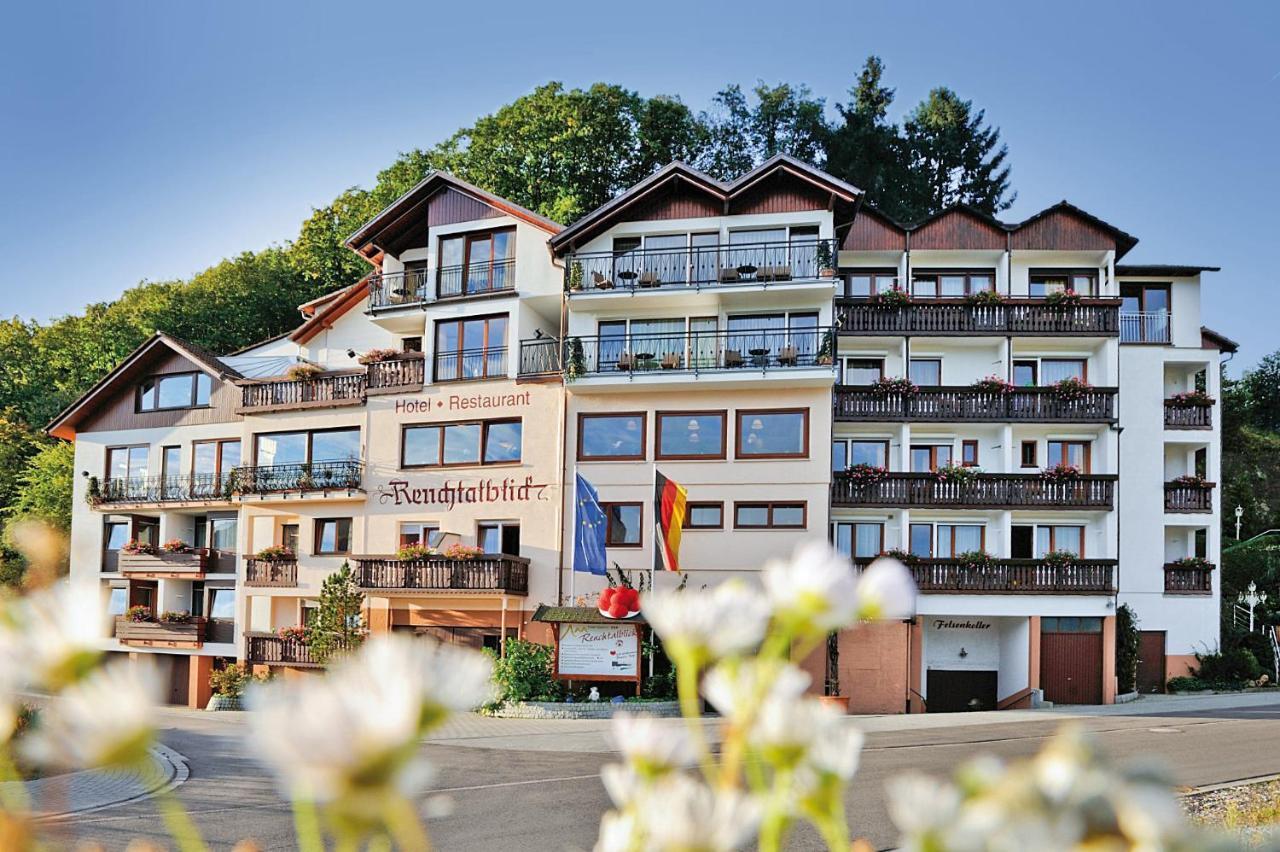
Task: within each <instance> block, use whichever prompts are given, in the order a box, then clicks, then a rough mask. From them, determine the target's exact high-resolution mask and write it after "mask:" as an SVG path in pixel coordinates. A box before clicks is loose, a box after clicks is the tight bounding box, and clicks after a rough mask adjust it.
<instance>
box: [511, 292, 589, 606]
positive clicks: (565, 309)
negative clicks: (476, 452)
mask: <svg viewBox="0 0 1280 852" xmlns="http://www.w3.org/2000/svg"><path fill="white" fill-rule="evenodd" d="M568 325H569V294H568V293H563V292H562V293H561V294H560V338H559V340H560V352H559V354H558V356H557V357H558V359H559V361H560V430H559V435H558V436H557V437H556V441H557V442H558V443H559V444H560V448H559V452H560V504H559V505H558V506H556V529H557V530H558V534H559V536H560V541H559V542H558V546H557V547H556V550H557V551H558V552H559V562H558V565H557V568H556V603H557V604H559V605H561V606H563V605H564V544H565V542H564V530H565V523H564V501H565V500H566V499H567V497H568V492H567V491H566V488H567V486H566V484H565V482H566V480H567V478H568V461H567V459H566V458H565V453H566V449H565V448H566V446H567V444H568V442H567V441H566V440H565V430H566V429H568V426H569V389H568V387H567V386H566V385H565V381H564V340H565V335H566V334H568ZM575 487H576V483H575ZM521 622H522V623H523V619H521Z"/></svg>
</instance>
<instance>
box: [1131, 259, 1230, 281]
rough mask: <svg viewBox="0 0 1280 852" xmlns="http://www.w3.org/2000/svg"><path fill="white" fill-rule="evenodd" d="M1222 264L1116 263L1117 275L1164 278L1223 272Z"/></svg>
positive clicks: (1190, 276)
mask: <svg viewBox="0 0 1280 852" xmlns="http://www.w3.org/2000/svg"><path fill="white" fill-rule="evenodd" d="M1221 271H1222V267H1220V266H1188V265H1186V264H1178V263H1125V264H1120V263H1117V264H1116V275H1120V276H1131V275H1133V276H1156V277H1163V278H1192V277H1194V276H1196V275H1199V274H1200V273H1201V272H1221Z"/></svg>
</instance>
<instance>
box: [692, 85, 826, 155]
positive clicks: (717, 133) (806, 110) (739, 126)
mask: <svg viewBox="0 0 1280 852" xmlns="http://www.w3.org/2000/svg"><path fill="white" fill-rule="evenodd" d="M752 96H753V97H754V103H751V102H748V100H747V97H746V95H744V94H743V93H742V87H741V86H739V85H737V84H736V83H735V84H733V85H730V86H726V87H725V88H724V89H721V90H720V91H719V92H717V93H716V95H715V97H714V98H713V99H712V109H711V111H709V112H703V113H702V114H701V115H700V117H699V120H700V121H701V123H702V124H703V125H704V126H705V127H706V135H707V139H708V144H707V146H706V149H705V151H704V153H703V156H702V158H701V160H700V162H699V166H700V167H701V168H702V170H703V171H705V172H707V174H709V175H711V176H712V177H716V178H719V179H720V180H732V179H734V178H736V177H738V176H740V175H742V174H743V173H745V172H748V171H750V170H751V169H752V168H754V167H755V166H757V165H759V164H760V163H762V162H763V161H765V160H767V159H768V158H770V157H772V156H773V155H774V154H780V153H781V154H789V155H791V156H793V157H796V158H797V159H800V160H804V161H805V162H807V163H812V164H814V165H817V166H821V165H822V163H823V161H824V159H825V154H826V144H827V134H828V130H829V128H828V127H827V122H826V117H825V115H824V111H825V103H824V101H823V100H822V98H815V97H813V95H812V93H811V92H810V91H809V88H808V87H807V86H803V85H800V86H792V85H791V84H789V83H780V84H778V85H777V86H769V85H768V84H766V83H765V82H764V81H763V80H762V81H760V82H758V83H757V84H756V87H755V88H754V89H753V90H752Z"/></svg>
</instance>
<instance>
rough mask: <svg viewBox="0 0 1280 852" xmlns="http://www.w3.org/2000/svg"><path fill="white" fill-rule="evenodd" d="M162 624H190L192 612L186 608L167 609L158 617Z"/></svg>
mask: <svg viewBox="0 0 1280 852" xmlns="http://www.w3.org/2000/svg"><path fill="white" fill-rule="evenodd" d="M157 621H159V622H160V623H161V624H190V623H191V613H189V612H187V611H186V610H177V609H167V610H165V611H164V612H162V613H160V617H159V618H158V619H157Z"/></svg>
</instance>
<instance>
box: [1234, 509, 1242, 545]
mask: <svg viewBox="0 0 1280 852" xmlns="http://www.w3.org/2000/svg"><path fill="white" fill-rule="evenodd" d="M1243 517H1244V506H1236V541H1239V540H1240V519H1241V518H1243Z"/></svg>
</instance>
